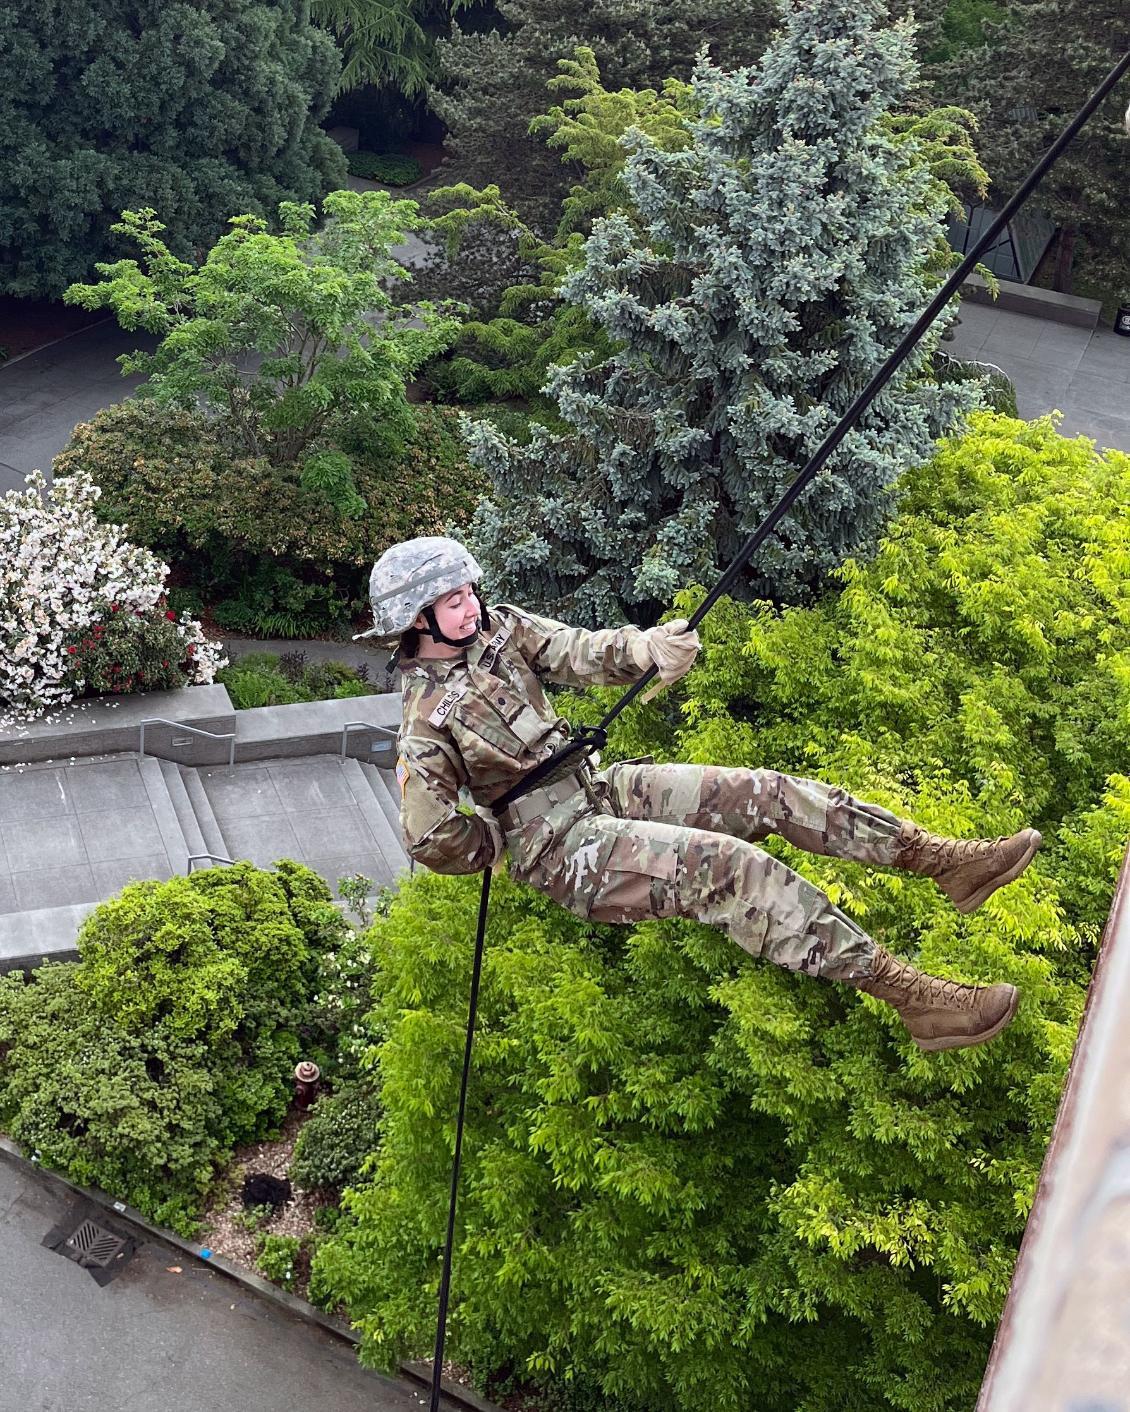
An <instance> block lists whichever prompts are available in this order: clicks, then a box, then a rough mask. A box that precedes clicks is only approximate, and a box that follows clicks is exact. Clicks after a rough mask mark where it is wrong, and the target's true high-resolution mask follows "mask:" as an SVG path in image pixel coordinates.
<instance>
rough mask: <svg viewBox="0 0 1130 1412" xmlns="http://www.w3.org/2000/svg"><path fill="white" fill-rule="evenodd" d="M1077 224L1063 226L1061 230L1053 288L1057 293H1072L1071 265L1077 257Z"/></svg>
mask: <svg viewBox="0 0 1130 1412" xmlns="http://www.w3.org/2000/svg"><path fill="white" fill-rule="evenodd" d="M1077 234H1078V230H1077V228H1076V227H1075V226H1063V227H1062V228H1061V229H1060V232H1059V247H1058V249H1057V250H1056V256H1055V280H1054V282H1053V284H1052V288H1053V289H1054V290H1055V291H1056V293H1057V294H1070V293H1071V265H1072V262H1073V261H1074V259H1075V237H1076V235H1077Z"/></svg>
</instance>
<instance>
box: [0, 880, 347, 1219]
mask: <svg viewBox="0 0 1130 1412" xmlns="http://www.w3.org/2000/svg"><path fill="white" fill-rule="evenodd" d="M346 930H347V928H346V927H345V924H344V922H343V921H342V919H341V918H340V916H339V915H338V913H337V912H336V910H335V909H334V907H333V905H332V903H331V901H330V894H329V890H328V889H327V887H326V885H325V883H324V882H322V880H321V879H320V878H319V877H317V875H316V874H314V873H311V872H310V871H309V870H308V869H306V868H304V867H302V866H301V865H299V864H297V863H287V862H283V863H280V864H279V865H278V868H277V870H276V871H275V872H273V873H272V872H264V871H261V870H259V869H256V868H254V867H252V865H251V864H250V863H238V864H236V865H235V866H234V867H231V868H226V869H225V868H216V869H210V870H208V871H206V872H199V873H194V874H193V875H192V876H191V877H187V878H173V879H172V880H170V881H169V882H163V883H160V882H146V883H132V884H130V886H128V887H127V888H125V889H124V891H123V892H122V894H121V896H120V897H118V898H115V899H114V900H112V901H110V902H106V903H103V904H102V905H101V906H100V907H98V908H97V909H96V910H95V911H94V912H93V913H92V914H91V915H90V917H89V918H88V919H87V920H86V922H85V923H84V925H83V928H82V931H81V932H80V934H79V942H78V945H79V954H80V957H81V960H80V961H79V962H78V963H77V964H66V965H62V964H57V963H56V964H51V965H47V966H44V967H42V968H41V969H40V970H38V971H36V972H35V973H34V981H33V983H31V984H27V983H25V978H24V976H23V974H22V973H15V974H12V975H9V976H7V977H5V978H3V980H0V1057H2V1060H3V1062H2V1063H0V1124H2V1125H3V1127H4V1129H5V1130H6V1131H7V1132H9V1133H10V1134H11V1136H12V1137H14V1138H15V1139H16V1140H17V1141H18V1142H20V1143H22V1144H23V1145H24V1146H25V1147H26V1148H28V1149H29V1150H32V1151H35V1152H38V1153H39V1155H40V1157H41V1159H42V1161H43V1163H44V1165H46V1166H48V1167H52V1168H55V1169H57V1170H59V1171H61V1172H63V1173H64V1174H65V1175H67V1176H69V1177H71V1178H72V1180H75V1181H78V1182H81V1183H84V1184H89V1185H93V1186H98V1187H101V1188H102V1189H103V1190H105V1191H107V1192H109V1193H110V1194H111V1195H113V1196H115V1197H117V1198H119V1199H121V1200H123V1201H126V1202H128V1203H130V1204H131V1205H133V1206H136V1207H137V1208H138V1209H139V1210H141V1211H142V1212H143V1213H144V1214H145V1215H147V1216H150V1217H152V1218H153V1219H154V1220H156V1221H159V1222H161V1223H164V1224H167V1225H170V1226H172V1227H173V1228H174V1229H176V1230H178V1231H180V1232H182V1233H183V1234H190V1233H191V1232H192V1229H193V1223H194V1220H195V1217H196V1215H197V1214H198V1212H199V1208H200V1203H201V1199H202V1196H203V1193H204V1192H205V1190H206V1188H207V1186H208V1184H209V1182H210V1180H211V1178H212V1176H213V1174H214V1172H215V1170H216V1168H217V1167H218V1166H219V1165H220V1164H221V1163H222V1162H223V1161H224V1160H225V1159H226V1157H227V1156H228V1155H229V1154H230V1153H231V1151H232V1149H233V1148H234V1147H235V1146H236V1145H237V1144H239V1143H245V1142H252V1141H256V1140H259V1139H261V1138H263V1137H265V1136H266V1135H267V1133H268V1132H269V1131H270V1130H271V1129H272V1128H273V1127H274V1126H275V1125H276V1124H277V1123H278V1122H279V1120H280V1119H281V1118H282V1117H283V1114H284V1113H285V1111H286V1108H287V1105H288V1103H289V1100H290V1096H291V1092H292V1087H293V1084H292V1079H291V1072H292V1070H293V1067H294V1064H295V1062H296V1061H297V1059H298V1058H299V1054H300V1034H302V1033H305V1032H306V1031H307V1029H309V1027H310V1026H311V1025H313V1024H314V1011H313V1010H312V1008H311V998H312V995H313V992H314V988H315V983H316V980H317V977H318V974H319V970H320V966H321V964H322V959H321V958H322V957H323V955H324V954H326V953H328V952H330V951H332V950H333V949H334V948H335V947H336V946H338V945H339V944H340V942H341V939H342V937H343V934H344V932H345V931H346ZM318 1032H319V1033H321V1032H322V1031H321V1030H320V1029H319V1031H318Z"/></svg>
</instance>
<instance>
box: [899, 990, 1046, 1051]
mask: <svg viewBox="0 0 1130 1412" xmlns="http://www.w3.org/2000/svg"><path fill="white" fill-rule="evenodd" d="M1011 990H1012V1002H1011V1004H1010V1005H1009V1007H1008V1009H1007V1010H1006V1011H1005V1013H1004V1014H1003V1015H1002V1016H1001V1018H1000V1019H999V1020H998V1021H997V1022H996V1024H995V1025H991V1026H990V1027H989V1028H988V1029H987V1030H982V1031H981V1032H980V1033H979V1034H971V1035H941V1036H939V1037H938V1038H937V1039H917V1038H916V1037H914V1036H913V1035H912V1036H911V1038H912V1039H914V1042H915V1044H916V1045H917V1046H918V1048H919V1049H922V1050H925V1051H926V1053H927V1054H933V1053H935V1052H936V1051H937V1050H939V1049H970V1048H972V1046H973V1045H975V1044H986V1043H988V1041H989V1040H990V1039H996V1037H997V1035H999V1034H1000V1032H1001V1031H1002V1030H1006V1029H1007V1028H1008V1027H1009V1025H1011V1024H1012V1022H1013V1020H1015V1018H1016V1009H1017V1006H1018V1005H1019V1004H1020V992H1019V991H1018V990H1017V989H1016V987H1015V986H1012V987H1011Z"/></svg>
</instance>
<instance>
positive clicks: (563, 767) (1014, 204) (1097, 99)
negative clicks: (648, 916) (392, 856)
mask: <svg viewBox="0 0 1130 1412" xmlns="http://www.w3.org/2000/svg"><path fill="white" fill-rule="evenodd" d="M1128 68H1130V52H1128V53H1126V54H1124V55H1123V57H1122V58H1121V60H1119V62H1118V63H1117V64H1116V65H1115V67H1114V68H1113V69H1112V70H1111V71H1110V73H1109V74H1107V76H1106V78H1105V79H1104V80H1103V81H1102V83H1101V84H1100V85H1099V87H1098V88H1097V89H1096V90H1095V91H1094V93H1093V94H1092V95H1091V97H1090V98H1089V99H1088V100H1087V102H1086V103H1085V104H1084V105H1083V107H1082V108H1080V110H1079V112H1078V113H1076V115H1075V117H1074V118H1073V119H1072V120H1071V122H1070V123H1069V124H1068V126H1067V127H1066V128H1065V129H1064V131H1063V132H1062V133H1061V134H1060V136H1059V138H1058V139H1057V140H1056V141H1055V142H1054V143H1053V144H1052V146H1051V147H1049V148H1048V150H1047V152H1045V153H1044V155H1043V157H1041V158H1040V160H1039V161H1038V162H1037V163H1036V165H1035V166H1034V167H1033V168H1032V170H1031V172H1029V174H1028V176H1027V177H1026V178H1025V180H1024V182H1023V183H1022V184H1021V186H1020V188H1019V189H1018V190H1017V192H1016V194H1015V195H1014V196H1013V197H1012V199H1011V200H1010V201H1009V202H1008V204H1007V205H1006V206H1005V207H1004V209H1003V210H1002V211H1001V212H1000V214H999V215H998V216H997V217H996V219H995V220H994V221H993V222H992V224H991V225H990V226H989V227H988V229H987V230H986V231H985V232H984V234H983V235H982V236H981V238H980V239H979V240H978V241H977V242H976V244H975V245H974V246H973V249H972V250H970V251H969V253H968V254H967V255H966V256H965V258H964V259H963V260H962V261H961V263H960V264H959V265H958V266H957V268H956V269H955V270H953V272H952V273H951V274H950V276H949V278H948V279H947V280H946V282H945V283H944V284H943V285H942V286H941V288H940V289H939V290H938V292H937V293H936V294H935V295H934V297H933V299H931V301H930V303H929V304H928V305H927V307H926V308H925V309H924V310H923V312H922V313H921V315H919V317H918V319H917V320H916V322H915V323H914V325H913V327H912V328H910V329H909V330H908V331H907V333H906V334H905V335H904V336H903V338H902V341H901V342H900V343H899V345H898V347H897V348H895V350H894V352H893V353H891V354H890V356H889V357H888V358H887V360H886V362H885V363H884V364H883V365H882V367H881V368H880V369H879V370H878V372H876V373H875V375H874V376H873V377H872V379H871V381H870V382H869V383H868V384H867V386H866V387H865V388H864V389H863V391H862V392H861V393H860V394H859V395H858V397H856V399H855V401H854V402H853V403H852V404H851V406H850V407H849V408H848V410H847V411H846V412H845V413H844V414H843V416H842V417H841V418H840V420H839V422H838V423H837V425H836V426H835V427H834V428H833V430H832V431H831V432H830V433H829V435H828V437H827V438H826V439H825V441H824V442H823V444H822V445H821V446H820V447H819V448H818V450H817V451H816V452H815V453H814V454H813V455H812V457H811V458H810V459H809V461H808V462H807V464H806V465H805V466H804V467H803V469H802V470H801V472H800V474H799V475H798V476H797V477H796V479H795V480H794V481H793V482H792V484H791V485H790V486H789V487H788V489H787V490H786V491H785V493H784V494H783V495H782V496H781V498H780V500H779V501H778V502H777V504H776V505H775V506H774V507H773V509H772V510H771V511H770V512H769V514H768V515H766V517H765V519H764V520H763V521H762V522H761V524H760V525H758V527H757V528H756V529H755V530H754V531H753V532H752V534H750V536H749V538H748V539H747V540H746V541H745V543H744V544H743V545H742V546H741V548H740V549H739V550H738V552H737V554H736V555H735V556H734V559H733V562H732V563H731V564H730V566H729V568H727V569H726V571H725V572H724V573H723V574H722V576H721V578H720V579H719V580H718V582H717V583H716V584H715V585H714V587H713V588H712V589H711V590H710V592H709V593H708V594H707V595H706V597H705V598H704V599H703V601H702V602H701V603H700V604H699V606H698V607H697V608H696V609H695V611H694V613H693V614H692V615H691V618H690V620H689V621H688V623H687V626H686V629H685V631H687V632H692V631H694V629H695V628H696V627H697V626H698V624H699V623H701V622H702V620H703V618H705V617H706V615H707V613H709V611H710V610H711V608H713V606H714V604H715V603H717V601H718V599H719V598H721V597H722V595H723V594H724V593H725V592H726V591H727V590H728V589H729V588H730V587H731V585H732V584H733V583H734V581H735V580H736V579H737V577H738V575H739V574H740V573H741V571H742V569H743V568H744V567H745V565H746V563H747V562H748V561H749V559H750V558H751V557H752V556H753V555H754V554H755V553H756V552H757V550H758V549H759V548H760V547H761V545H762V544H764V543H765V541H766V539H768V537H769V535H770V534H772V532H773V531H774V529H776V527H777V525H778V524H780V522H781V520H782V519H784V517H785V516H786V515H787V514H788V512H789V511H790V510H791V509H792V507H793V505H795V504H796V502H797V500H798V499H799V498H800V496H801V495H802V494H803V493H804V491H805V490H806V489H807V488H808V487H809V486H810V485H811V484H812V481H813V480H814V479H815V478H816V476H817V475H818V474H819V473H820V471H821V470H822V469H823V467H824V466H825V465H826V463H827V461H828V459H829V458H830V457H831V455H832V453H833V452H834V451H835V450H836V448H837V447H838V446H839V445H840V443H841V442H842V441H843V439H844V437H845V436H847V434H848V432H849V431H851V429H852V428H853V427H854V426H855V425H856V423H857V422H858V421H859V419H860V417H861V416H862V415H863V413H864V412H865V411H866V410H867V408H868V406H870V404H871V403H872V402H873V401H874V400H875V398H876V397H877V396H878V395H879V393H880V392H881V391H882V390H883V388H884V387H885V386H886V385H887V383H888V382H889V381H890V379H891V377H892V376H893V375H894V373H895V372H896V370H897V369H898V367H899V366H900V364H901V363H902V362H903V361H904V360H905V358H906V357H907V355H908V354H909V353H910V351H911V350H912V349H913V348H914V346H915V344H916V343H917V342H918V340H919V339H920V338H921V337H922V335H923V334H924V333H925V332H926V330H927V329H928V328H929V327H930V325H931V324H932V323H933V322H934V320H935V319H936V318H937V316H938V315H939V314H940V313H941V311H942V310H943V309H944V308H945V306H946V305H947V304H948V303H949V301H950V299H951V298H952V297H953V295H954V294H955V293H957V291H958V289H959V288H960V286H961V284H962V283H963V282H964V280H965V278H966V276H967V275H968V274H969V273H970V271H971V270H973V268H974V266H975V265H976V264H977V262H978V261H979V260H980V258H981V256H982V255H983V254H984V253H985V252H986V251H987V250H988V249H989V248H990V246H992V245H993V243H994V242H995V241H996V239H997V237H998V235H1000V233H1001V231H1002V230H1004V228H1005V226H1006V225H1007V224H1008V222H1009V221H1010V220H1011V219H1012V217H1013V216H1014V215H1015V214H1016V212H1017V211H1018V210H1019V209H1020V207H1021V206H1022V205H1023V204H1024V202H1025V201H1026V200H1027V199H1028V197H1029V196H1030V195H1031V193H1032V191H1033V190H1034V189H1035V187H1036V186H1037V185H1038V184H1039V182H1040V181H1041V180H1042V179H1043V177H1044V176H1045V175H1046V173H1047V172H1048V171H1049V169H1050V168H1051V167H1052V166H1053V165H1054V164H1055V163H1056V162H1057V161H1058V160H1059V158H1060V156H1061V155H1062V154H1063V151H1064V149H1065V148H1066V147H1067V146H1068V144H1069V143H1070V142H1071V141H1072V140H1073V139H1074V138H1075V136H1076V134H1077V133H1078V132H1079V130H1080V129H1081V128H1082V126H1083V124H1084V123H1085V122H1086V121H1087V119H1088V118H1089V117H1090V116H1091V115H1092V113H1094V111H1095V109H1096V108H1097V107H1098V106H1099V104H1100V103H1101V102H1102V101H1103V99H1104V98H1105V97H1106V96H1107V94H1108V93H1109V92H1110V91H1111V89H1112V88H1113V87H1114V85H1115V84H1116V83H1117V82H1118V80H1119V79H1120V78H1121V77H1122V75H1123V74H1124V73H1125V72H1126V71H1127V69H1128ZM1127 118H1128V125H1130V111H1128V114H1127ZM655 675H656V667H655V665H654V664H652V665H651V666H650V667H648V669H647V671H646V672H644V674H643V676H642V677H640V679H639V680H638V681H636V682H633V683H632V685H631V686H630V687H629V688H628V689H627V690H626V691H625V692H624V694H623V695H622V696H621V697H620V698H619V700H618V701H617V702H616V704H615V705H614V706H613V707H612V708H611V709H610V710H609V711H608V712H607V713H606V714H605V716H604V718H603V719H602V720H601V722H600V723H599V725H596V726H582V727H580V728H578V729H577V730H576V731H575V732H574V733H573V735H572V736H571V737H570V738H569V739H568V740H567V741H566V742H565V744H564V745H563V746H561V748H560V749H559V750H556V751H555V752H554V753H553V754H552V755H550V756H549V757H548V758H547V759H545V760H542V761H541V762H540V763H539V764H537V765H535V766H534V768H533V769H532V770H530V771H528V773H527V774H525V775H524V776H523V777H522V779H521V780H519V782H518V783H517V784H516V785H515V786H514V787H513V788H512V789H510V790H508V791H507V792H506V793H505V794H504V795H502V796H501V798H499V799H498V800H496V801H495V803H494V805H493V810H494V813H495V815H496V816H497V815H499V814H502V813H503V812H505V810H506V809H507V808H508V807H509V806H510V805H511V804H513V803H515V802H516V801H517V800H518V799H520V798H521V797H522V796H523V795H525V794H528V793H530V791H531V790H534V789H538V788H539V787H542V786H545V785H548V784H552V783H554V782H555V781H557V780H560V779H563V778H565V776H567V775H570V774H574V773H576V771H577V770H578V769H582V770H583V769H585V768H586V767H587V766H588V765H589V763H590V761H589V757H590V755H592V754H593V752H595V751H597V750H601V749H603V747H604V746H605V744H606V743H607V740H608V727H609V726H610V725H611V724H612V722H613V721H614V720H615V719H616V718H617V716H619V715H620V713H621V712H622V711H624V710H625V709H626V708H627V706H628V705H630V703H631V702H632V701H634V700H635V699H636V697H637V696H638V695H639V694H640V692H641V691H643V689H644V688H645V687H646V686H647V685H648V683H649V682H651V681H652V680H653V679H654V677H655ZM490 879H491V870H490V868H487V869H485V870H484V872H483V885H482V895H481V897H480V899H479V923H478V932H477V935H476V937H475V958H474V963H473V966H472V970H471V995H470V1004H469V1013H468V1018H467V1038H466V1044H465V1046H464V1050H463V1077H462V1080H461V1083H460V1088H459V1114H458V1119H457V1121H456V1127H455V1155H454V1160H453V1162H452V1170H451V1198H450V1202H449V1205H448V1212H447V1237H446V1242H445V1245H444V1253H443V1271H442V1274H441V1277H440V1287H439V1313H438V1321H437V1327H436V1342H435V1358H434V1362H433V1365H432V1384H431V1406H430V1412H439V1404H440V1391H441V1373H442V1368H443V1352H444V1343H445V1340H446V1333H447V1306H448V1298H449V1295H450V1292H451V1263H452V1251H453V1246H454V1240H455V1207H456V1200H457V1197H458V1193H459V1168H460V1161H461V1158H462V1150H463V1125H464V1119H465V1116H466V1108H467V1085H468V1081H469V1079H470V1074H471V1048H472V1043H473V1040H474V1034H475V1017H476V1014H477V1011H478V1002H479V981H480V978H481V975H482V961H483V945H484V941H485V937H486V923H487V914H488V908H489V901H490Z"/></svg>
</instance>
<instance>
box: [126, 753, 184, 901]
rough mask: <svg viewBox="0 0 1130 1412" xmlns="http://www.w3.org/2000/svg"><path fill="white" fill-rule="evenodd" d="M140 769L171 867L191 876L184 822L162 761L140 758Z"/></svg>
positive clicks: (146, 757) (143, 756)
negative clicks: (179, 815)
mask: <svg viewBox="0 0 1130 1412" xmlns="http://www.w3.org/2000/svg"><path fill="white" fill-rule="evenodd" d="M137 766H138V769H139V771H140V772H141V780H142V783H143V784H144V785H145V793H146V794H147V795H148V796H149V807H150V808H151V809H152V810H153V817H154V818H155V819H156V820H157V829H158V831H159V833H160V835H161V843H162V844H163V846H164V849H165V852H166V854H167V855H168V859H169V867H170V868H172V870H173V873H174V874H177V873H180V874H184V873H187V872H188V854H189V847H188V844H187V842H186V841H185V836H184V832H183V831H182V829H181V826H180V820H179V819H178V818H177V811H176V808H175V807H174V805H173V801H172V798H171V797H170V795H169V787H168V785H167V784H166V783H165V776H164V773H163V771H162V769H161V761H160V760H155V759H153V758H151V757H150V756H148V755H139V756H138V757H137Z"/></svg>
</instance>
